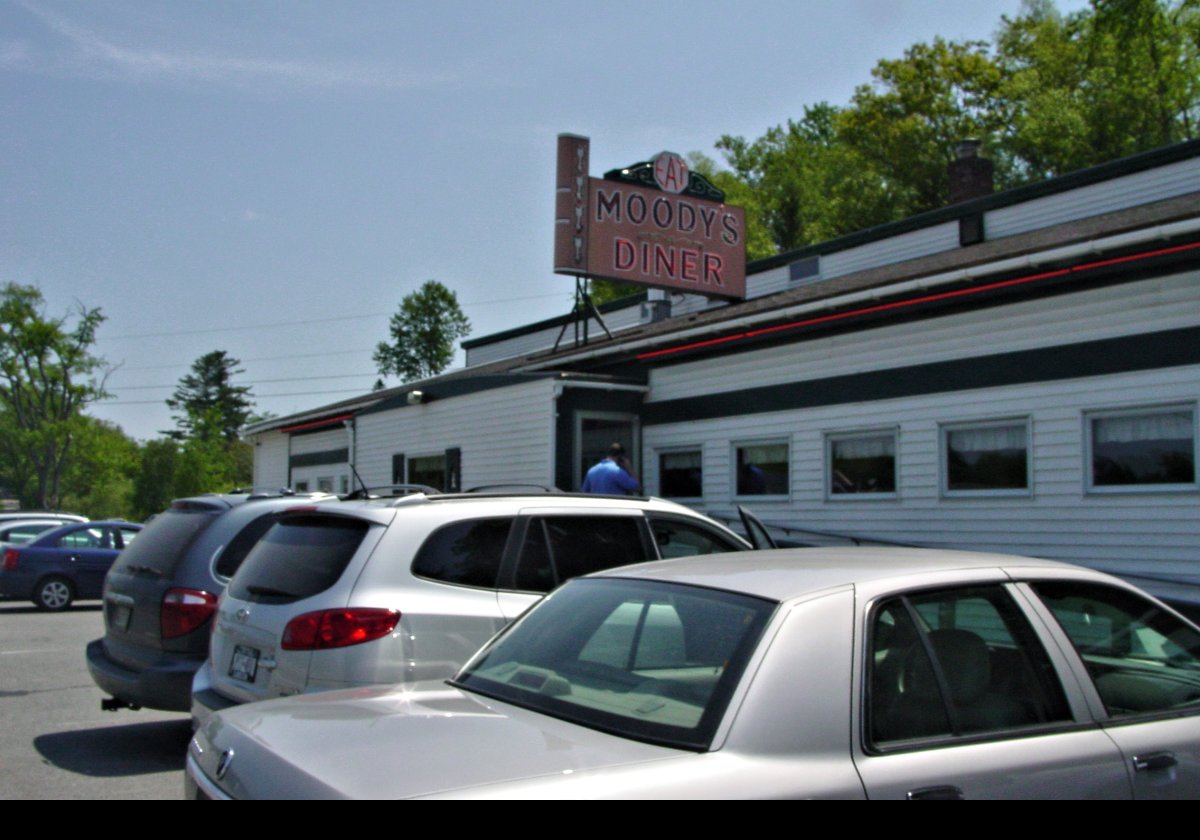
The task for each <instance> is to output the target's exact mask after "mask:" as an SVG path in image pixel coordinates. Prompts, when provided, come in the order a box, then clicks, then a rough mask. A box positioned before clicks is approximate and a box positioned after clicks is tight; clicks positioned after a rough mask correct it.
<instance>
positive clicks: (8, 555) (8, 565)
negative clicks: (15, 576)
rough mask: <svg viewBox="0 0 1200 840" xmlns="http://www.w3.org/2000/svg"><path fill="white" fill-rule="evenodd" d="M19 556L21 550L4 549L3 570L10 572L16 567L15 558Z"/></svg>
mask: <svg viewBox="0 0 1200 840" xmlns="http://www.w3.org/2000/svg"><path fill="white" fill-rule="evenodd" d="M20 556H21V552H19V551H17V550H16V549H15V548H6V549H4V569H5V571H9V572H11V571H12V570H13V569H15V568H17V558H18V557H20Z"/></svg>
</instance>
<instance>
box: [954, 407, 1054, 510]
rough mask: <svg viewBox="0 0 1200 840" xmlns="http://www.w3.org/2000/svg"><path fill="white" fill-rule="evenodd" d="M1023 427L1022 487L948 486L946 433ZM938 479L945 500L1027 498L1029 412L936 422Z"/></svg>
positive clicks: (1030, 437) (1029, 489) (1030, 440)
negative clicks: (1022, 414) (974, 487)
mask: <svg viewBox="0 0 1200 840" xmlns="http://www.w3.org/2000/svg"><path fill="white" fill-rule="evenodd" d="M1005 428H1023V429H1024V430H1025V486H1024V487H994V488H980V489H975V490H967V489H954V488H952V487H951V486H950V435H951V434H952V433H953V432H961V431H972V430H976V429H978V430H982V429H1005ZM938 482H939V491H940V493H941V496H942V498H945V499H971V498H975V499H978V498H1002V497H1009V498H1014V497H1015V498H1029V497H1031V496H1033V418H1032V417H1030V416H1029V415H1025V416H1018V417H1000V418H995V419H986V420H963V421H952V422H948V423H939V424H938Z"/></svg>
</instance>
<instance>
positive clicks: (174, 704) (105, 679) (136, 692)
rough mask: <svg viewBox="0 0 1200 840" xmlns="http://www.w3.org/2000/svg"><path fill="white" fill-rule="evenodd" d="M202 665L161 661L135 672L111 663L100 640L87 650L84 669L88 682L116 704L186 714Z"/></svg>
mask: <svg viewBox="0 0 1200 840" xmlns="http://www.w3.org/2000/svg"><path fill="white" fill-rule="evenodd" d="M203 664H204V660H203V659H198V658H182V657H176V658H169V657H163V658H161V659H159V660H158V661H156V662H154V663H153V664H152V665H151V666H150V667H149V668H145V669H143V670H140V671H137V670H133V669H131V668H127V667H125V666H124V665H121V664H118V663H117V662H114V661H113V660H112V659H111V658H110V657H109V655H108V653H107V651H105V649H104V639H96V640H95V641H94V642H91V643H89V644H88V646H87V666H88V671H89V672H90V673H91V675H92V681H93V682H95V683H96V685H98V686H99V687H100V689H101V690H102V691H105V692H107V693H109V694H111V695H112V696H113V697H116V698H117V699H118V700H123V701H124V702H126V703H129V704H132V705H135V706H145V707H146V708H148V709H163V710H165V711H169V712H186V711H188V710H190V709H191V707H192V677H193V676H195V673H196V671H197V670H198V669H199V668H200V666H201V665H203Z"/></svg>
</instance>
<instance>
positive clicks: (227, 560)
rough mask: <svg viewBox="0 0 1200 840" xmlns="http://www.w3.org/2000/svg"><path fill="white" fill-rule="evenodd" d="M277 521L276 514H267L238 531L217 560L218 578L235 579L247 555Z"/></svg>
mask: <svg viewBox="0 0 1200 840" xmlns="http://www.w3.org/2000/svg"><path fill="white" fill-rule="evenodd" d="M275 521H276V515H275V514H274V513H267V514H264V515H262V516H260V517H258V518H257V519H255V520H254V521H253V522H251V523H250V524H249V525H247V526H246V527H245V528H243V529H242V530H240V531H238V533H237V536H235V537H234V538H233V539H231V540H230V541H229V545H227V546H225V550H224V551H222V552H221V556H220V557H218V558H217V565H216V569H215V570H214V571H215V572H216V574H217V576H218V577H223V578H225V579H226V580H228V579H229V578H231V577H233V575H234V573H235V572H237V570H238V568H239V567H241V565H242V561H244V560H245V559H246V555H247V554H249V553H250V549H252V548H254V546H256V545H257V544H258V541H259V540H260V539H262V535H263V534H265V533H267V531H268V530H269V529H270V527H271V526H272V525H274V524H275Z"/></svg>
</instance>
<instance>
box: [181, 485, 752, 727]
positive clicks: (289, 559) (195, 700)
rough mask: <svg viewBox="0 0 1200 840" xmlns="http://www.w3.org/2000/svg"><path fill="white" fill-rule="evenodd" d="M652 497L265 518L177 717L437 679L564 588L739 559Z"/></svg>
mask: <svg viewBox="0 0 1200 840" xmlns="http://www.w3.org/2000/svg"><path fill="white" fill-rule="evenodd" d="M750 548H751V545H750V544H749V543H747V542H746V541H745V540H743V539H742V538H741V537H739V536H738V535H737V534H735V533H733V532H732V531H730V530H729V529H728V528H726V527H724V526H723V525H720V524H719V523H717V522H714V521H713V520H711V519H709V518H707V517H705V516H701V515H700V514H698V513H696V512H695V511H692V510H690V509H688V508H685V507H683V506H681V505H677V504H674V503H672V502H667V501H663V500H661V499H646V498H627V497H608V496H584V495H571V494H561V493H553V494H547V495H507V494H506V495H480V494H470V493H466V494H455V495H429V496H426V495H422V494H416V495H412V496H407V497H404V498H401V499H392V500H378V501H364V502H341V503H335V504H315V505H301V506H297V507H295V508H293V509H291V510H288V511H285V512H284V513H283V514H281V515H280V518H279V520H278V521H277V522H276V523H275V524H274V525H273V526H272V527H271V529H270V530H269V531H268V532H267V533H266V534H265V535H264V536H263V538H262V539H261V541H260V542H259V543H258V545H257V546H256V547H255V548H254V549H253V550H252V551H251V553H250V554H249V555H248V556H247V557H246V559H245V562H244V563H243V564H242V566H241V568H240V569H238V572H237V574H236V575H234V577H233V579H232V580H231V581H230V583H229V586H228V588H227V589H226V590H225V592H224V593H223V594H222V595H221V600H220V603H219V605H218V610H217V617H216V621H215V623H214V626H213V635H212V644H211V649H210V654H209V658H208V660H207V662H206V663H205V665H204V666H203V667H202V668H201V669H200V671H199V672H197V674H196V679H195V681H194V682H193V684H192V716H193V718H194V719H195V723H196V724H198V725H199V724H202V723H203V722H204V721H205V720H206V719H207V718H208V717H209V715H211V714H212V713H213V712H214V711H219V710H220V709H223V708H227V707H229V706H232V705H236V704H239V703H247V702H252V701H255V700H262V699H266V698H270V697H279V696H284V695H290V694H301V693H306V692H313V691H323V690H327V689H336V688H347V687H352V686H362V685H372V684H375V685H381V684H382V685H386V684H394V683H407V682H415V681H418V680H425V679H441V678H445V677H449V676H452V675H453V674H454V672H455V671H456V670H457V669H458V667H459V666H460V665H462V663H463V662H465V661H466V660H467V659H468V658H469V657H470V656H471V655H472V654H473V653H475V651H476V650H478V649H479V648H480V647H481V646H482V645H483V644H484V643H485V642H486V641H487V640H488V639H490V638H491V637H492V636H493V635H494V634H495V633H496V632H497V631H499V630H500V629H501V628H503V627H504V625H506V624H507V623H508V622H510V621H512V620H513V619H514V618H516V616H517V615H519V614H520V613H521V612H522V611H524V610H525V609H526V608H527V607H529V606H530V605H532V604H533V603H535V602H536V601H537V600H538V599H539V598H541V596H542V595H543V594H545V593H546V592H549V591H550V590H552V589H554V588H555V587H557V586H558V585H559V584H560V583H562V582H563V581H565V580H567V579H568V578H572V577H575V576H577V575H582V574H587V573H589V572H594V571H598V570H600V569H607V568H611V567H614V566H623V565H627V564H630V563H639V562H642V561H645V560H653V559H658V558H660V557H661V558H669V557H683V556H688V555H698V554H710V553H716V552H727V551H744V550H747V549H750Z"/></svg>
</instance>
